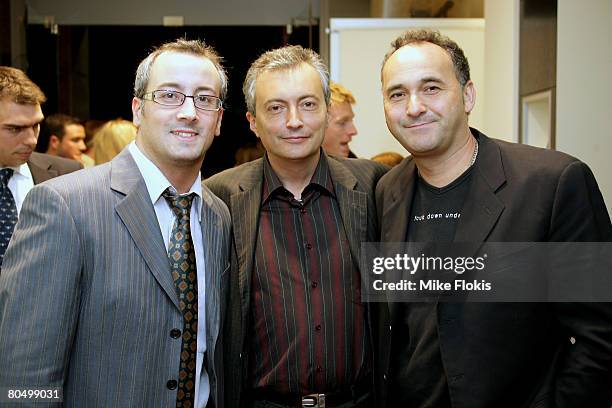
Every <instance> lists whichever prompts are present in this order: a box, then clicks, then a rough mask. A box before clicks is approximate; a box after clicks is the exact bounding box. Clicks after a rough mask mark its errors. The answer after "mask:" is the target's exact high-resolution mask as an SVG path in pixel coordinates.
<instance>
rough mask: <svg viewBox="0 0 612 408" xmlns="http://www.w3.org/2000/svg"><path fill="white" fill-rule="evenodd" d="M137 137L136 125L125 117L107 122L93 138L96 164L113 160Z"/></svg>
mask: <svg viewBox="0 0 612 408" xmlns="http://www.w3.org/2000/svg"><path fill="white" fill-rule="evenodd" d="M135 138H136V126H134V124H133V123H132V122H129V121H127V120H123V119H115V120H110V121H108V122H106V123H105V124H104V125H102V127H100V128H99V129H98V130H97V131H96V133H95V134H94V138H93V151H94V160H95V163H96V164H102V163H106V162H108V161H111V160H112V159H113V158H114V157H115V156H116V155H118V154H119V153H120V152H121V151H122V150H123V148H124V147H125V146H127V145H128V144H130V143H131V142H132V141H133V140H134V139H135Z"/></svg>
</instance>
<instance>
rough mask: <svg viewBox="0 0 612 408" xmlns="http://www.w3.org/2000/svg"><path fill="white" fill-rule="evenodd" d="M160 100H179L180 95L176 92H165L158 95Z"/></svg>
mask: <svg viewBox="0 0 612 408" xmlns="http://www.w3.org/2000/svg"><path fill="white" fill-rule="evenodd" d="M158 98H162V99H164V100H166V101H173V100H176V99H178V98H179V96H178V94H177V93H176V92H172V91H165V92H162V93H160V94H159V95H158Z"/></svg>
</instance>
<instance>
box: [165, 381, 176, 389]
mask: <svg viewBox="0 0 612 408" xmlns="http://www.w3.org/2000/svg"><path fill="white" fill-rule="evenodd" d="M177 385H178V383H177V382H176V380H169V381H168V382H167V383H166V387H168V389H169V390H175V389H176V386H177Z"/></svg>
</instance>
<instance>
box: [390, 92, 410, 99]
mask: <svg viewBox="0 0 612 408" xmlns="http://www.w3.org/2000/svg"><path fill="white" fill-rule="evenodd" d="M404 95H406V94H405V93H404V92H392V93H391V94H390V95H389V99H390V100H392V101H394V100H398V99H401V98H403V97H404Z"/></svg>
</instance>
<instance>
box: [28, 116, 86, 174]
mask: <svg viewBox="0 0 612 408" xmlns="http://www.w3.org/2000/svg"><path fill="white" fill-rule="evenodd" d="M85 150H87V146H85V126H83V124H82V123H81V121H80V120H79V119H78V118H75V117H74V116H70V115H65V114H63V113H55V114H53V115H50V116H48V117H47V118H46V119H45V121H44V122H43V127H42V130H41V133H40V138H39V139H38V144H37V145H36V151H38V152H41V153H47V154H49V155H51V156H59V157H65V158H66V159H71V160H76V161H78V162H80V163H82V164H83V165H85V164H86V163H85V162H87V166H91V165H92V164H93V163H91V162H90V161H89V160H87V158H85V159H83V157H82V156H83V153H84V152H85Z"/></svg>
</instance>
